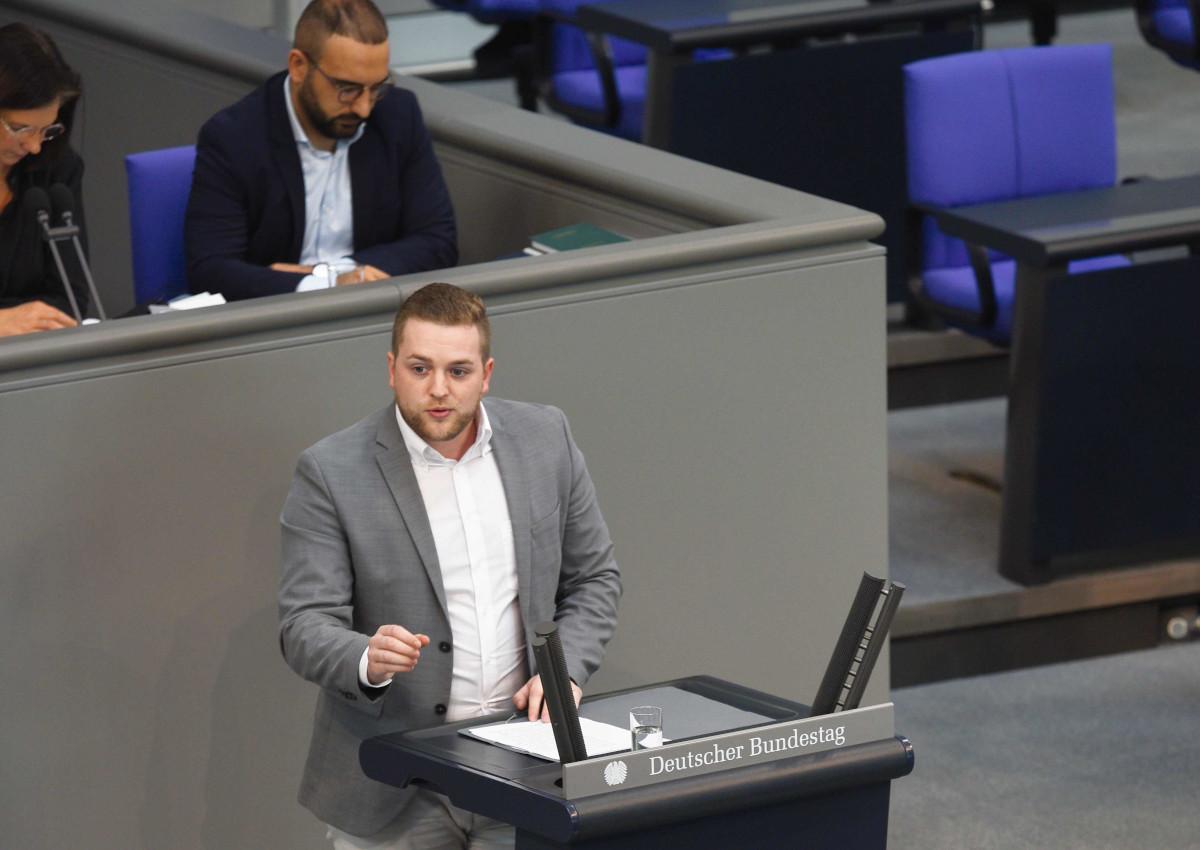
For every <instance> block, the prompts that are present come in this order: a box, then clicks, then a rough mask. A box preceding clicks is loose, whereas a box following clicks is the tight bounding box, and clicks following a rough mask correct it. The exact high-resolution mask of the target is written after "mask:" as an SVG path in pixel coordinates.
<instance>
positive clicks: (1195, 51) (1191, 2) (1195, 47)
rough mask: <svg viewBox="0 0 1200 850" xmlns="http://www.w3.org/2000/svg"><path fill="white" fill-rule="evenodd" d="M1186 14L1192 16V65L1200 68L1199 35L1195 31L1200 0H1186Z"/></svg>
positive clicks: (1198, 17)
mask: <svg viewBox="0 0 1200 850" xmlns="http://www.w3.org/2000/svg"><path fill="white" fill-rule="evenodd" d="M1188 14H1189V15H1190V16H1191V18H1192V55H1191V60H1192V65H1193V66H1194V67H1196V68H1197V69H1200V37H1197V31H1196V25H1197V21H1200V0H1188Z"/></svg>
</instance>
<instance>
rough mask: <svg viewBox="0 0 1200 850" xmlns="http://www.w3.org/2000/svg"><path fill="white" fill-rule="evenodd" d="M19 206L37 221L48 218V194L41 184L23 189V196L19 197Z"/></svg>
mask: <svg viewBox="0 0 1200 850" xmlns="http://www.w3.org/2000/svg"><path fill="white" fill-rule="evenodd" d="M21 206H22V208H24V209H25V210H26V211H27V214H28V215H31V216H33V217H34V218H36V219H37V220H38V221H42V220H43V219H49V218H50V196H49V195H48V194H46V190H45V189H43V188H42V187H41V186H33V187H32V188H30V189H26V190H25V197H24V198H22V199H21Z"/></svg>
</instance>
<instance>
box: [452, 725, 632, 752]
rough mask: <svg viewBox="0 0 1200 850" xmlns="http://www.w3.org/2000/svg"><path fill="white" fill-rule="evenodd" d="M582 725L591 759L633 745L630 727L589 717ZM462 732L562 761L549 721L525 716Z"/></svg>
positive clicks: (584, 741) (513, 748)
mask: <svg viewBox="0 0 1200 850" xmlns="http://www.w3.org/2000/svg"><path fill="white" fill-rule="evenodd" d="M579 728H580V730H581V731H582V732H583V745H584V746H585V747H586V748H587V753H588V757H589V758H591V757H592V756H602V755H606V754H608V753H618V752H622V751H624V750H628V749H630V748H631V747H632V740H631V739H630V737H629V730H628V729H622V728H621V727H619V726H612V725H610V724H608V723H597V722H596V721H595V720H589V719H588V718H586V717H581V718H579ZM462 733H463V734H464V735H471V736H472V737H475V738H482V739H483V740H485V741H488V742H490V743H493V744H495V745H497V746H499V747H505V748H507V749H510V750H516V751H517V752H519V753H527V754H529V755H531V756H537V757H538V758H540V759H546V761H558V746H557V745H556V744H555V743H554V728H553V727H552V726H551V725H550V724H549V723H530V722H529V721H528V720H526V719H524V718H521V719H520V720H511V721H509V722H507V723H489V724H487V725H486V726H473V727H471V728H470V729H463V730H462Z"/></svg>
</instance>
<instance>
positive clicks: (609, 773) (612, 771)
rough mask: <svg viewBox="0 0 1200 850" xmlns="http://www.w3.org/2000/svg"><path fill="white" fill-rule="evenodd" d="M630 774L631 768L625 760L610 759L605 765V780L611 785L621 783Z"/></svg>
mask: <svg viewBox="0 0 1200 850" xmlns="http://www.w3.org/2000/svg"><path fill="white" fill-rule="evenodd" d="M627 776H629V768H628V767H626V766H625V762H623V761H610V762H609V763H608V764H606V765H605V766H604V781H605V782H607V783H608V784H609V785H620V784H621V783H622V782H624V781H625V777H627Z"/></svg>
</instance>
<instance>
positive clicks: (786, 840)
mask: <svg viewBox="0 0 1200 850" xmlns="http://www.w3.org/2000/svg"><path fill="white" fill-rule="evenodd" d="M641 704H653V705H660V706H662V707H663V732H664V735H665V736H666V738H667V739H668V740H667V742H666V744H665V745H664V746H663V747H661V748H655V749H652V750H639V751H637V752H621V753H613V754H608V755H601V756H597V757H594V758H589V759H587V760H584V761H579V762H575V763H574V764H570V765H562V764H559V763H557V762H548V761H544V760H542V759H539V758H536V757H534V756H530V755H525V754H523V753H518V752H514V751H511V750H507V749H502V748H500V747H497V746H493V745H491V744H488V743H486V742H484V741H481V740H477V739H475V738H472V737H469V736H466V735H463V734H461V733H460V730H462V729H464V728H469V727H473V726H478V725H480V724H482V723H487V722H489V718H474V719H471V720H466V721H462V722H460V723H449V724H444V725H441V726H436V727H432V728H427V729H419V730H413V731H409V732H401V733H397V734H394V735H385V736H381V737H378V738H372V739H370V740H367V741H365V742H363V744H362V747H361V749H360V753H359V757H360V760H361V762H362V766H363V770H364V771H365V772H366V774H367V775H368V776H370V777H371V778H373V779H376V780H379V781H381V782H386V783H388V784H391V785H395V786H400V787H404V786H407V785H409V784H416V785H419V786H421V787H425V788H429V789H430V790H433V791H436V792H438V793H441V794H444V795H446V796H447V797H449V799H450V800H451V802H453V803H454V804H455V805H456V806H459V807H460V808H464V809H468V810H470V811H474V812H477V813H479V814H482V815H486V816H488V817H492V818H496V819H497V820H501V821H505V822H507V823H511V824H513V825H514V826H515V827H516V830H517V844H516V846H517V848H518V850H543V848H545V849H547V850H548V848H567V847H578V848H589V849H590V850H610V849H611V850H616V848H621V850H642V848H646V849H647V850H649V848H656V850H661V848H675V847H678V848H688V850H703V848H729V847H755V848H784V847H786V848H820V850H825V848H828V850H835V848H836V850H843V848H856V850H859V849H860V848H862V849H864V850H865V849H866V848H884V847H886V845H887V817H888V801H889V795H890V787H891V785H890V783H891V780H893V779H896V778H898V777H901V776H906V775H907V774H909V773H910V772H911V771H912V768H913V750H912V746H911V745H910V744H909V742H908V741H907V740H906V739H905V738H904V737H902V736H900V735H897V734H895V729H894V724H893V715H892V706H891V704H890V703H887V704H884V705H879V706H870V707H867V708H861V709H855V710H852V711H845V712H841V713H837V714H828V715H823V716H819V717H810V716H809V708H808V706H805V705H803V704H801V703H796V702H792V701H790V700H784V699H781V698H779V697H773V696H771V695H769V694H765V693H762V692H761V691H755V690H751V689H749V688H745V687H741V686H739V685H734V684H731V683H729V682H725V681H722V680H720V679H715V678H712V677H709V676H694V677H690V678H686V679H678V680H675V681H671V682H664V683H660V684H656V685H651V686H647V687H642V688H631V689H628V690H625V691H617V692H613V693H608V694H602V695H598V696H595V697H591V698H588V699H585V700H584V701H583V703H582V705H581V706H580V708H579V714H580V716H582V717H589V718H591V719H593V720H597V721H600V722H605V723H611V724H613V725H617V726H621V727H625V726H626V725H627V723H628V717H627V715H628V711H629V708H630V707H631V706H634V705H641ZM506 716H507V715H501V716H499V717H498V718H492V719H499V720H503V719H504V717H506Z"/></svg>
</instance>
